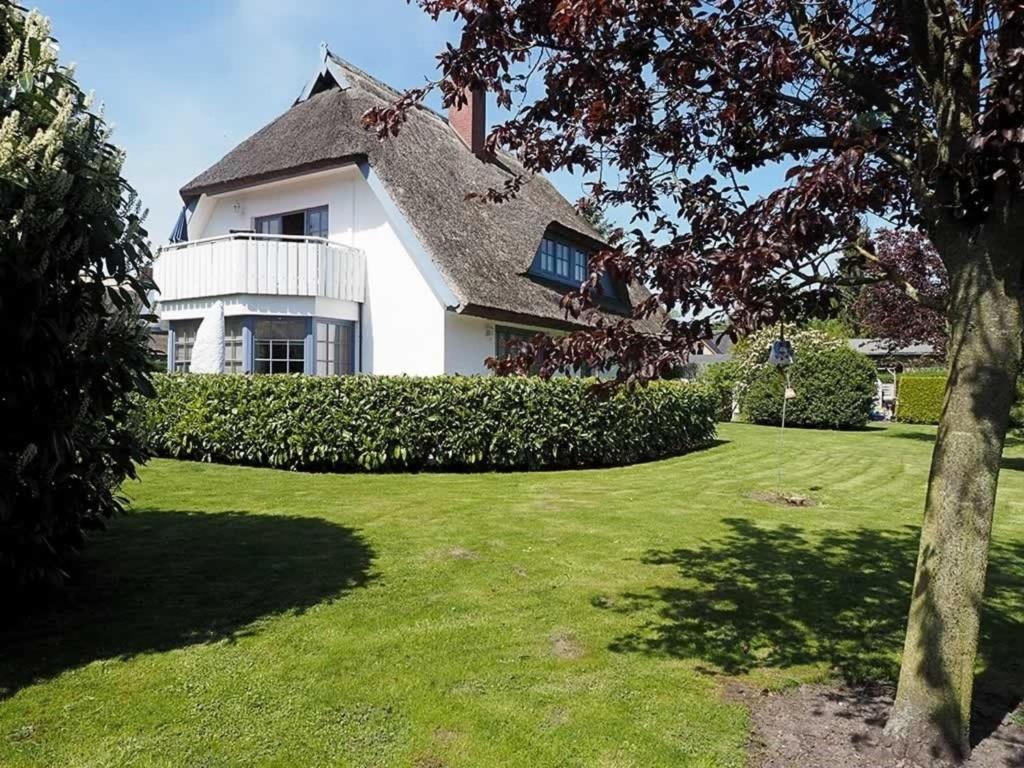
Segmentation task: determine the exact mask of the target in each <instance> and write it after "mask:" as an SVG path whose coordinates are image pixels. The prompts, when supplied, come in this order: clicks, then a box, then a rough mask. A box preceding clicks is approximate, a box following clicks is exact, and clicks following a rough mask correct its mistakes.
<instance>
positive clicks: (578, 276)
mask: <svg viewBox="0 0 1024 768" xmlns="http://www.w3.org/2000/svg"><path fill="white" fill-rule="evenodd" d="M588 258H589V254H588V253H587V252H586V251H584V250H582V249H580V248H577V247H576V246H574V245H570V244H569V243H567V242H564V241H562V240H555V239H553V238H550V237H545V238H544V239H543V240H541V243H540V248H539V249H538V251H537V258H536V260H535V261H534V269H535V271H536V272H537V273H538V274H541V275H543V276H544V277H551V278H554V279H555V280H558V281H560V282H563V283H566V284H568V285H573V286H578V285H579V284H580V283H582V282H583V281H584V280H586V278H587V259H588Z"/></svg>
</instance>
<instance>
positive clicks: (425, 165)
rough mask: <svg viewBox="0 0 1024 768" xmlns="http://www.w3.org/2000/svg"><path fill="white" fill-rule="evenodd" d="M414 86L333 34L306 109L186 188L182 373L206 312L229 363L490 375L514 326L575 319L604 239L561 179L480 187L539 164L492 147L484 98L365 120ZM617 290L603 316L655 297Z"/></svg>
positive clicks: (175, 274) (164, 256)
mask: <svg viewBox="0 0 1024 768" xmlns="http://www.w3.org/2000/svg"><path fill="white" fill-rule="evenodd" d="M397 97H398V92H397V91H395V90H393V89H392V88H390V87H388V86H386V85H384V84H383V83H381V82H379V81H377V80H375V79H374V78H372V77H371V76H369V75H368V74H366V73H365V72H362V71H361V70H359V69H357V68H355V67H353V66H352V65H350V64H348V63H347V62H344V61H342V60H341V59H339V58H337V57H336V56H334V55H333V54H331V53H330V52H329V51H328V50H327V49H326V47H323V49H322V65H321V67H320V69H319V71H318V72H317V73H316V74H315V75H314V77H313V78H312V79H311V80H310V82H309V84H308V85H307V86H306V87H305V88H304V89H303V91H302V93H301V95H300V96H299V98H298V99H297V100H296V101H295V103H294V105H293V106H292V107H291V108H290V109H289V110H288V111H287V112H285V113H284V114H283V115H281V116H280V117H278V118H277V119H276V120H274V121H273V122H271V123H270V124H269V125H267V126H266V127H264V128H262V129H261V130H260V131H258V132H257V133H255V134H254V135H253V136H251V137H250V138H248V139H246V140H245V141H243V142H242V143H241V144H239V145H238V146H237V147H236V148H235V149H233V150H232V151H231V152H229V153H228V154H227V155H226V156H225V157H224V158H223V159H221V160H220V161H219V162H217V163H216V164H215V165H213V166H212V167H211V168H209V169H207V170H206V171H204V172H203V173H201V174H200V175H199V176H197V177H196V178H195V179H193V180H192V181H190V182H189V183H188V184H186V185H185V186H184V187H183V188H182V189H181V196H182V199H183V201H184V204H185V205H184V209H183V211H182V216H181V218H180V219H179V222H178V226H177V228H176V237H173V238H172V240H177V241H178V242H173V243H172V244H171V245H169V246H167V247H165V248H163V249H161V251H160V253H159V255H158V258H157V261H156V265H155V268H154V279H155V281H156V283H157V286H158V288H159V290H160V296H159V303H158V312H159V315H160V317H161V320H162V322H163V323H164V324H165V325H166V326H167V328H168V330H169V339H168V368H169V370H172V371H188V370H189V369H190V367H191V366H192V359H193V353H194V352H197V350H196V349H195V345H196V336H197V332H198V329H199V327H200V323H201V322H206V323H208V324H210V323H212V324H214V325H215V326H216V328H209V327H207V328H206V329H204V333H201V334H199V335H200V339H204V338H205V339H207V340H210V339H212V340H214V341H213V342H209V341H208V342H207V343H213V344H215V345H217V349H216V350H215V352H216V354H215V355H214V356H213V357H214V359H215V362H214V363H213V368H214V369H218V368H220V366H221V363H220V360H221V359H222V360H223V364H222V365H223V370H225V371H228V372H238V373H248V372H256V373H278V372H305V373H311V374H320V375H325V374H345V373H351V372H357V371H361V372H367V373H377V374H400V373H405V374H417V375H431V374H440V373H463V374H471V373H482V372H484V371H485V370H486V369H485V366H484V360H485V358H487V357H489V356H492V355H496V354H498V355H500V354H502V353H503V352H504V351H505V349H506V347H507V342H508V341H509V340H510V339H514V338H516V337H522V336H526V337H529V336H532V335H533V334H534V333H536V332H537V331H538V330H543V331H547V332H551V333H556V332H561V331H564V330H566V329H569V328H572V327H573V326H574V323H572V322H570V321H569V320H567V319H566V316H565V312H564V310H563V309H562V307H561V306H560V303H559V302H560V300H561V298H562V296H563V295H564V294H565V293H566V291H568V290H570V289H573V288H576V287H578V286H579V284H580V282H581V281H582V280H583V279H584V277H585V275H586V270H587V255H588V254H589V253H590V252H592V251H593V250H594V249H596V248H599V247H600V246H601V239H600V235H599V234H598V233H597V232H596V231H595V230H594V229H593V228H592V227H591V226H590V225H589V224H588V223H587V222H586V221H585V220H584V219H582V218H581V217H580V216H579V215H577V213H576V212H575V209H574V208H573V206H572V205H571V204H570V203H569V202H568V201H567V200H565V198H563V197H562V196H561V195H560V194H559V193H558V192H557V191H556V190H555V188H554V187H553V186H552V185H551V184H550V183H549V182H548V181H547V180H546V179H544V178H540V177H531V178H530V179H529V181H528V182H527V183H526V184H525V185H524V186H523V189H522V192H521V193H520V194H519V196H518V197H517V198H516V199H514V200H512V201H510V202H507V203H503V204H497V205H496V204H494V203H488V202H484V201H482V200H467V199H466V198H467V195H468V194H470V193H473V192H477V193H481V192H486V191H487V190H488V189H490V188H495V189H501V188H502V187H503V186H504V184H505V182H506V181H507V180H509V179H511V178H513V176H514V175H515V174H516V173H518V172H521V171H522V169H521V167H520V166H519V165H518V163H517V162H516V161H515V160H514V159H513V158H511V157H509V156H506V155H504V154H499V155H488V154H487V153H486V152H485V151H484V147H483V140H484V133H485V130H484V126H485V116H484V99H483V97H482V95H478V94H477V95H474V96H473V97H472V98H470V100H469V103H468V104H467V105H466V107H464V108H463V109H461V110H457V111H456V112H455V113H454V114H452V115H450V117H449V118H447V119H446V118H445V117H443V116H441V115H439V114H437V113H435V112H433V111H431V110H429V109H426V108H422V107H421V108H417V109H415V110H413V112H412V113H411V114H410V115H409V119H408V121H407V122H406V123H405V125H404V126H403V129H402V131H401V133H400V135H399V136H398V137H396V138H393V139H389V140H387V141H383V142H382V141H379V140H378V139H377V137H376V136H375V134H374V133H373V132H371V131H367V130H366V129H365V128H364V127H363V124H362V120H361V118H362V115H363V114H364V113H365V112H366V110H368V109H369V108H371V107H374V106H378V105H386V104H390V103H393V102H394V101H395V99H396V98H397ZM604 285H605V288H606V290H605V298H604V299H603V300H602V311H606V312H609V313H614V314H620V315H621V314H628V313H629V312H630V310H631V306H632V304H633V303H634V302H635V301H637V300H638V299H639V298H641V294H639V293H637V292H636V291H634V292H633V293H632V295H631V293H630V292H627V291H626V290H625V289H623V288H621V287H620V286H614V285H612V284H611V283H610V282H609V281H605V284H604ZM204 318H206V319H205V320H204ZM221 324H222V325H221ZM202 343H203V342H202V341H201V342H200V344H202ZM221 344H222V345H223V354H222V355H221V350H220V345H221ZM200 358H202V359H204V360H207V361H208V360H209V359H210V355H209V350H207V351H206V353H204V354H202V355H199V354H197V357H196V368H197V369H198V368H199V367H200V366H199V359H200ZM202 369H203V370H210V363H209V362H207V363H206V365H204V366H203V368H202Z"/></svg>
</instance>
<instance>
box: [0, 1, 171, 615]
mask: <svg viewBox="0 0 1024 768" xmlns="http://www.w3.org/2000/svg"><path fill="white" fill-rule="evenodd" d="M0 62H2V64H0V116H2V117H3V121H4V130H3V131H2V132H0V133H2V134H3V135H2V136H0V157H2V158H3V160H0V169H2V170H0V210H2V211H3V213H2V215H0V348H2V349H3V350H4V361H3V363H2V364H0V424H2V425H3V426H2V428H0V603H4V602H5V601H6V599H7V598H15V599H17V600H19V601H20V600H21V598H23V597H25V596H27V595H28V594H29V593H30V592H31V590H32V588H35V587H38V586H40V585H42V584H51V585H60V584H62V583H63V582H64V580H65V579H66V578H67V576H66V574H67V569H68V565H69V563H70V562H71V561H72V560H73V558H74V556H75V555H76V554H77V553H78V552H79V550H80V549H81V547H82V545H83V543H84V541H85V537H86V533H87V532H88V531H90V530H93V529H96V528H100V527H102V526H103V523H104V520H105V519H106V518H108V517H110V516H111V515H112V514H114V513H115V512H117V511H118V510H119V509H120V506H121V505H120V500H119V498H118V495H117V488H118V486H119V484H120V483H121V481H122V480H123V479H124V478H125V477H129V476H132V475H134V473H135V462H137V461H140V460H142V459H143V458H144V453H143V452H142V450H141V447H140V446H139V445H138V443H137V442H136V434H135V433H134V431H132V430H130V429H128V428H126V423H125V421H124V419H123V417H124V414H125V409H126V407H127V406H128V405H129V396H130V394H131V393H136V392H140V391H148V389H149V383H148V378H147V377H148V373H147V367H148V361H147V354H148V353H147V351H146V332H145V326H144V325H142V324H141V323H140V317H139V307H138V306H137V302H138V297H139V296H140V295H144V293H145V291H146V289H147V287H148V286H147V285H146V284H145V283H144V282H143V281H142V280H141V279H140V277H139V275H141V274H143V273H144V272H145V269H146V267H147V266H148V264H149V262H150V260H151V256H150V252H149V246H148V244H147V240H148V238H147V235H146V232H145V230H144V229H143V228H142V226H141V220H140V217H139V211H138V205H137V204H136V202H135V193H134V192H133V191H132V189H131V187H129V186H128V185H127V184H126V183H125V181H124V180H123V178H122V177H121V166H122V155H121V153H120V151H119V150H117V149H116V148H115V147H113V146H112V145H110V144H109V143H108V142H107V139H108V130H107V127H106V126H105V125H104V123H103V120H102V119H100V118H99V117H97V116H96V115H95V114H92V113H90V112H89V108H88V107H89V105H88V101H89V99H88V97H87V96H86V95H85V94H84V93H82V91H81V90H80V89H79V88H78V87H77V86H76V85H75V82H74V79H73V73H72V72H71V71H70V70H68V69H65V68H63V67H61V66H60V65H59V64H58V62H57V49H56V47H55V45H54V43H53V41H52V40H50V39H49V36H48V25H47V24H40V23H38V20H32V19H29V18H27V17H26V13H25V11H23V10H21V9H20V8H19V7H17V5H12V4H11V3H0Z"/></svg>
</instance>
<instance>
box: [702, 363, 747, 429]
mask: <svg viewBox="0 0 1024 768" xmlns="http://www.w3.org/2000/svg"><path fill="white" fill-rule="evenodd" d="M697 380H698V382H700V383H701V384H702V385H704V386H706V387H708V388H709V389H710V390H711V391H713V392H714V393H715V398H716V400H717V403H718V404H717V414H716V415H717V417H718V420H719V421H732V404H733V398H734V397H735V393H736V386H737V384H739V381H740V369H739V365H737V363H736V361H734V360H726V361H724V362H721V363H712V364H711V365H708V366H706V367H705V368H704V369H703V370H702V371H701V372H700V374H699V375H698V376H697Z"/></svg>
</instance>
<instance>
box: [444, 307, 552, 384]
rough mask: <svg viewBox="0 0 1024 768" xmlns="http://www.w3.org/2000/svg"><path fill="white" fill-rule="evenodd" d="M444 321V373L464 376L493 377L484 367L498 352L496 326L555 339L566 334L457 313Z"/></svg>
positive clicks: (449, 313) (534, 326)
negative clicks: (486, 375)
mask: <svg viewBox="0 0 1024 768" xmlns="http://www.w3.org/2000/svg"><path fill="white" fill-rule="evenodd" d="M444 321H445V323H444V372H445V373H459V374H462V375H464V376H470V375H473V374H481V373H490V371H488V369H487V366H485V365H484V360H486V359H487V358H488V357H493V356H494V354H495V352H496V351H497V347H496V346H495V344H496V342H495V330H494V329H495V326H496V325H501V326H505V327H507V328H519V329H522V330H524V331H528V332H530V333H540V332H543V333H548V334H551V335H553V336H558V335H560V334H562V333H563V331H557V330H552V329H550V328H543V327H541V326H538V325H521V324H520V323H496V322H495V321H494V320H485V319H483V318H480V317H470V316H469V315H459V314H456V313H455V312H448V313H447V314H446V315H445V319H444Z"/></svg>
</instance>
